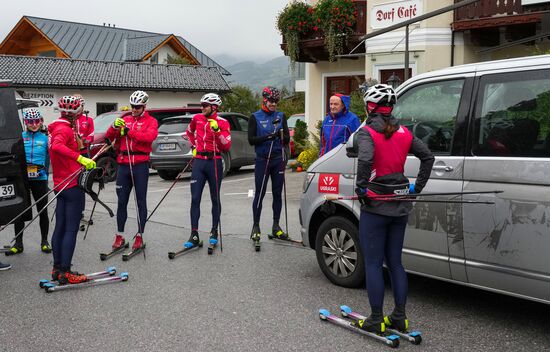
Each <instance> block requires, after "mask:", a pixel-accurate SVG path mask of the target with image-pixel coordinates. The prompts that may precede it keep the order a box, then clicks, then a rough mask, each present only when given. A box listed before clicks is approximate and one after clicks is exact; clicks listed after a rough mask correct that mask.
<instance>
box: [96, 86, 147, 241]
mask: <svg viewBox="0 0 550 352" xmlns="http://www.w3.org/2000/svg"><path fill="white" fill-rule="evenodd" d="M148 100H149V96H148V95H147V93H145V92H143V91H141V90H138V91H135V92H134V93H132V95H131V96H130V106H131V107H132V114H131V115H128V116H126V117H124V118H117V119H116V120H115V122H114V123H113V125H112V126H111V127H109V129H108V130H107V133H106V134H105V136H106V137H107V138H109V139H111V140H114V139H116V138H121V142H120V148H119V151H118V152H119V153H118V156H117V162H118V172H117V179H116V193H117V196H118V208H117V214H116V219H117V227H118V232H117V234H116V235H115V242H114V243H113V249H116V248H120V247H121V246H124V245H125V243H126V240H125V239H124V225H125V224H126V219H127V218H128V210H127V206H128V200H129V199H130V192H131V191H132V187H134V192H135V194H136V196H137V203H138V211H137V213H138V222H139V228H138V231H137V235H136V236H135V241H134V244H133V245H132V250H137V249H142V248H144V243H143V240H142V238H141V235H142V234H143V231H144V229H145V221H146V220H147V183H148V181H149V153H151V144H152V143H153V141H154V140H155V138H157V135H158V123H157V120H156V119H155V118H154V117H152V116H151V115H149V114H148V113H147V112H146V111H145V107H146V104H147V101H148ZM132 174H133V175H132ZM132 176H133V179H132Z"/></svg>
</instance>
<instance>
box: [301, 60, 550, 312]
mask: <svg viewBox="0 0 550 352" xmlns="http://www.w3.org/2000/svg"><path fill="white" fill-rule="evenodd" d="M397 95H398V99H397V105H396V106H395V109H394V115H395V116H396V117H397V118H398V119H400V121H401V123H402V124H403V125H405V126H407V127H408V128H409V129H410V130H411V131H412V132H413V133H414V135H415V136H416V137H418V138H420V139H422V140H423V141H424V142H425V143H426V144H427V145H428V147H429V148H430V149H431V150H432V152H433V153H434V155H435V157H436V161H435V164H434V166H433V170H432V173H431V178H430V181H429V182H428V184H427V186H426V188H425V189H424V190H423V192H441V191H444V192H462V191H491V190H502V191H504V192H503V193H500V194H482V195H463V196H462V197H458V199H463V200H480V201H492V202H495V204H494V205H486V204H456V203H455V204H451V203H416V204H415V206H414V209H413V211H412V213H411V214H410V217H409V222H408V227H407V233H406V237H405V243H404V249H403V262H404V266H405V268H406V269H407V270H408V271H409V272H411V273H416V274H419V275H424V276H428V277H431V278H436V279H441V280H445V281H451V282H454V283H458V284H462V285H466V286H471V287H476V288H482V289H485V290H489V291H494V292H499V293H504V294H508V295H512V296H516V297H521V298H527V299H530V300H534V301H538V302H543V303H546V304H549V303H550V256H548V249H549V248H550V236H549V235H548V233H549V231H548V229H549V227H550V216H549V215H550V201H549V199H550V188H549V187H548V186H550V178H549V177H548V175H550V112H549V110H548V106H550V105H549V104H550V55H545V56H533V57H525V58H517V59H511V60H502V61H494V62H483V63H478V64H470V65H463V66H456V67H451V68H447V69H444V70H439V71H434V72H429V73H425V74H421V75H418V76H416V77H413V78H412V79H410V80H408V81H406V82H405V83H404V84H402V85H401V86H400V87H399V88H398V89H397ZM352 145H353V138H350V141H348V148H351V146H352ZM419 164H420V162H419V161H418V160H417V159H416V158H415V157H414V156H409V157H408V159H407V163H406V165H405V175H406V176H407V177H408V178H409V180H410V181H411V182H414V178H415V177H416V175H417V172H418V167H419ZM356 167H357V159H356V158H349V157H347V156H346V146H345V145H339V146H338V147H336V148H335V149H333V150H332V151H330V152H329V153H327V154H326V155H325V156H323V157H322V158H321V159H319V160H317V161H316V162H315V163H314V164H313V165H312V166H311V167H310V168H309V169H308V172H307V174H306V176H305V180H304V184H303V194H302V198H301V205H300V212H299V216H300V223H301V226H302V229H301V233H302V237H303V240H304V243H305V244H306V245H307V246H309V247H311V248H314V249H315V250H316V254H317V260H318V263H319V265H320V267H321V269H322V271H323V273H324V274H325V275H326V276H327V278H328V279H329V280H330V281H332V282H333V283H335V284H337V285H342V286H346V287H358V286H361V285H362V284H363V281H364V275H365V271H364V264H363V255H362V253H361V250H360V247H359V244H358V236H359V234H358V218H359V214H360V207H359V203H358V202H357V201H335V202H331V203H326V202H325V200H324V198H323V196H324V195H326V194H340V195H353V194H354V188H355V187H354V182H355V173H356ZM432 198H435V197H432ZM432 198H431V199H432ZM436 199H441V200H446V199H449V197H438V198H436Z"/></svg>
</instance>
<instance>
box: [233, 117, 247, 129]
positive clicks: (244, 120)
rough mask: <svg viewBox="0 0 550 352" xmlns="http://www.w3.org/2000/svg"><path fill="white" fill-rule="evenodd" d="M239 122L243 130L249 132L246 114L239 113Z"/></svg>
mask: <svg viewBox="0 0 550 352" xmlns="http://www.w3.org/2000/svg"><path fill="white" fill-rule="evenodd" d="M236 117H237V122H238V123H239V126H241V131H243V132H248V119H247V118H245V117H244V116H239V115H237V116H236Z"/></svg>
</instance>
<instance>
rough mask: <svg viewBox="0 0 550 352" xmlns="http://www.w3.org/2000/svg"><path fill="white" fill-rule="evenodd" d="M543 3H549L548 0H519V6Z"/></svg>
mask: <svg viewBox="0 0 550 352" xmlns="http://www.w3.org/2000/svg"><path fill="white" fill-rule="evenodd" d="M543 2H550V1H548V0H521V5H523V6H525V5H533V4H542V3H543Z"/></svg>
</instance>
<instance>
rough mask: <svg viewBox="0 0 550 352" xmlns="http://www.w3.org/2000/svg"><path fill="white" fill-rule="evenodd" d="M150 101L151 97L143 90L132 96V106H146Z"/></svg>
mask: <svg viewBox="0 0 550 352" xmlns="http://www.w3.org/2000/svg"><path fill="white" fill-rule="evenodd" d="M148 100H149V96H148V95H147V93H145V92H144V91H142V90H136V91H135V92H133V93H132V95H130V105H145V104H147V101H148Z"/></svg>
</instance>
